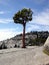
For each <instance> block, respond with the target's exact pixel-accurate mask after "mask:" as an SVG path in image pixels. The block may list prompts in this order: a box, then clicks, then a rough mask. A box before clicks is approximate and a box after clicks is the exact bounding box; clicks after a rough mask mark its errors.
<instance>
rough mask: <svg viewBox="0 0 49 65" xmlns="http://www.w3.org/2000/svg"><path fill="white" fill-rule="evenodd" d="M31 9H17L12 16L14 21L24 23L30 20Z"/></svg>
mask: <svg viewBox="0 0 49 65" xmlns="http://www.w3.org/2000/svg"><path fill="white" fill-rule="evenodd" d="M32 13H33V12H32V10H31V9H30V8H29V9H26V8H23V9H22V10H19V11H18V12H17V13H16V14H15V15H14V17H13V19H14V23H20V24H24V23H26V22H28V21H31V20H32Z"/></svg>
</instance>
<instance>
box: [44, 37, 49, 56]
mask: <svg viewBox="0 0 49 65" xmlns="http://www.w3.org/2000/svg"><path fill="white" fill-rule="evenodd" d="M43 51H44V53H46V54H47V55H49V37H48V38H47V40H46V42H45V44H44V47H43Z"/></svg>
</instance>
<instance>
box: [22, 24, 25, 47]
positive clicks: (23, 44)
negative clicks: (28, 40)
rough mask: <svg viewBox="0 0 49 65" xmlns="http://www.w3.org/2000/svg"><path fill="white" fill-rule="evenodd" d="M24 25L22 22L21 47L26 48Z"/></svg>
mask: <svg viewBox="0 0 49 65" xmlns="http://www.w3.org/2000/svg"><path fill="white" fill-rule="evenodd" d="M25 26H26V24H23V36H22V37H23V38H22V48H26V46H25Z"/></svg>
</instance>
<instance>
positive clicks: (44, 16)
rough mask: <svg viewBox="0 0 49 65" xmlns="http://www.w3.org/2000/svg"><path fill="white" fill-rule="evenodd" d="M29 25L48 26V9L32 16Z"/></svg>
mask: <svg viewBox="0 0 49 65" xmlns="http://www.w3.org/2000/svg"><path fill="white" fill-rule="evenodd" d="M30 23H35V24H41V25H49V9H46V10H45V11H43V12H40V13H37V14H36V15H34V16H33V21H32V22H30Z"/></svg>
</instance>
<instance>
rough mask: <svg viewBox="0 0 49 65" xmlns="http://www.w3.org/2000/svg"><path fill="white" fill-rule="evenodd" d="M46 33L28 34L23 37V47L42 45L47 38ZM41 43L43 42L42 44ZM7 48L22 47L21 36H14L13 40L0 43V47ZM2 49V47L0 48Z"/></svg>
mask: <svg viewBox="0 0 49 65" xmlns="http://www.w3.org/2000/svg"><path fill="white" fill-rule="evenodd" d="M48 35H49V33H48V32H30V33H26V35H25V45H26V46H32V45H43V43H44V41H45V39H46V38H47V37H48ZM42 41H43V42H42ZM3 43H4V45H5V46H6V47H7V48H13V47H22V34H20V35H16V36H15V37H13V38H10V39H7V40H3V41H0V47H1V46H2V45H3ZM2 48H4V46H2Z"/></svg>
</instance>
